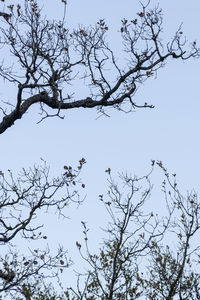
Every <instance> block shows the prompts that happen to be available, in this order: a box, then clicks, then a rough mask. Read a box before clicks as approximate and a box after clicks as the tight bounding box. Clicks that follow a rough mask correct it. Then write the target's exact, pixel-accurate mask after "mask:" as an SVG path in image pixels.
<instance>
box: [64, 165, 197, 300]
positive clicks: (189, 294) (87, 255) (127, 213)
mask: <svg viewBox="0 0 200 300" xmlns="http://www.w3.org/2000/svg"><path fill="white" fill-rule="evenodd" d="M153 164H154V162H153ZM157 165H158V166H159V167H161V169H162V170H163V171H164V176H165V179H164V181H163V183H162V191H163V193H164V199H165V204H166V208H164V205H163V217H162V216H159V215H158V214H155V213H153V212H152V211H149V209H147V208H146V204H147V203H146V202H147V201H150V195H151V190H152V185H151V183H150V175H151V172H150V173H149V174H148V175H147V176H144V177H143V178H137V177H134V178H133V177H131V176H128V175H123V174H122V175H121V180H122V182H123V185H122V187H120V186H119V185H118V184H116V183H115V182H114V181H113V179H112V178H111V177H110V179H109V183H110V188H109V191H108V195H107V196H106V197H105V196H103V195H100V196H99V198H100V200H101V201H102V203H103V204H104V206H105V208H106V210H107V212H108V214H109V216H110V222H109V223H108V226H107V227H106V228H105V229H104V231H105V234H107V236H105V239H104V240H103V242H102V243H101V246H100V248H99V251H98V252H96V253H92V252H91V250H90V239H89V236H88V228H87V225H86V223H85V222H82V225H83V228H84V230H83V233H84V242H83V243H80V242H77V247H78V249H79V251H80V254H81V256H82V258H83V259H84V261H86V262H87V265H88V271H86V272H84V273H83V274H81V273H79V275H78V280H77V288H70V289H69V290H68V292H67V293H65V297H66V298H64V297H63V299H70V300H72V299H73V300H83V299H87V300H95V299H101V300H114V299H115V300H116V299H120V300H125V299H126V300H131V299H149V300H150V299H156V300H158V299H163V300H172V299H174V300H175V299H177V300H183V299H184V300H186V299H193V300H195V299H200V292H199V290H200V275H199V256H200V244H199V239H198V236H199V232H200V222H199V220H200V202H199V199H198V197H197V194H196V193H195V192H194V191H192V192H191V193H188V195H187V196H186V197H184V196H183V195H182V194H181V193H180V191H179V189H178V187H177V183H176V175H175V174H172V175H169V173H168V172H167V170H166V169H165V168H164V167H163V165H162V163H161V162H157ZM104 198H105V199H104ZM161 200H162V199H160V201H161ZM170 241H173V242H170ZM102 244H103V246H102Z"/></svg>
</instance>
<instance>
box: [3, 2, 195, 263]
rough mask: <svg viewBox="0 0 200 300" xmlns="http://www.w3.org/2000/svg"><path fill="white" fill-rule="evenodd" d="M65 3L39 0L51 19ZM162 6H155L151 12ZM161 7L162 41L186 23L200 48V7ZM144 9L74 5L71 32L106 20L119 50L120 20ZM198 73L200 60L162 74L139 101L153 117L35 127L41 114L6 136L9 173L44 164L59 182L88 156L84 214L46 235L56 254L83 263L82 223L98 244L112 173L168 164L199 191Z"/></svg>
mask: <svg viewBox="0 0 200 300" xmlns="http://www.w3.org/2000/svg"><path fill="white" fill-rule="evenodd" d="M12 2H13V1H10V3H12ZM60 2H61V1H60ZM60 2H59V0H57V1H47V0H41V1H39V3H41V5H42V6H43V11H44V13H45V14H46V15H47V17H48V18H50V19H52V18H53V19H59V18H62V7H63V6H62V3H60ZM7 3H9V2H7ZM157 3H158V1H152V4H151V6H152V7H153V6H154V5H155V4H157ZM0 4H1V6H2V7H4V9H5V10H6V8H5V6H4V4H3V3H0ZM159 5H160V7H161V8H162V9H163V15H164V25H163V27H164V32H163V39H168V38H170V37H172V36H173V33H174V32H175V31H176V29H177V28H178V26H179V25H180V24H181V23H183V32H184V34H185V35H186V36H187V38H188V40H191V41H193V40H195V39H197V41H199V42H200V36H199V28H200V26H199V25H200V24H199V23H200V19H199V11H200V2H199V1H198V0H191V1H180V0H176V1H172V0H169V1H164V0H161V1H159ZM55 6H56V7H55ZM139 7H140V5H139V1H137V0H125V1H119V0H109V1H108V0H107V1H106V0H101V1H94V0H85V1H82V0H73V1H72V0H68V5H67V15H66V20H67V26H69V27H70V28H72V27H77V26H78V25H79V24H85V25H90V24H94V23H96V22H97V21H98V20H99V19H105V20H106V23H107V24H108V26H109V27H110V30H111V32H112V36H111V37H110V38H111V43H112V45H113V47H114V48H116V49H117V47H118V45H119V43H120V38H119V28H120V20H121V19H123V18H131V19H133V18H135V16H136V14H137V12H138V11H139V10H140V9H139ZM199 73H200V60H190V61H185V62H181V61H169V63H168V64H167V65H166V66H165V67H164V68H163V69H160V70H159V71H158V74H157V78H150V79H149V80H148V81H146V82H145V83H144V84H143V85H142V86H140V88H139V89H138V92H137V93H136V95H135V99H136V100H137V101H138V103H144V102H147V101H148V102H149V103H152V104H153V105H155V108H154V109H153V110H149V109H145V110H144V109H142V110H136V111H135V112H133V113H130V114H124V113H122V112H118V111H114V110H110V111H108V113H109V114H110V117H100V118H98V116H99V115H98V114H97V112H96V111H95V110H87V109H79V110H78V109H77V110H72V111H67V112H66V114H65V118H64V120H60V119H56V118H50V119H46V120H45V121H44V122H41V123H39V124H36V123H37V122H38V121H39V120H40V119H39V115H38V114H37V112H38V109H37V107H34V108H32V109H30V110H29V112H28V113H27V114H26V115H25V116H24V117H23V118H22V119H21V120H19V121H16V123H15V125H14V126H12V127H11V128H10V129H8V130H7V131H6V132H5V133H3V134H2V135H1V136H0V145H1V150H0V153H1V155H0V169H1V170H3V171H6V170H7V169H12V170H14V171H15V172H18V171H20V169H21V168H22V167H29V166H31V165H33V164H34V163H40V158H41V157H42V158H43V159H45V160H46V161H47V163H48V164H49V165H50V166H51V170H52V172H53V174H55V175H57V174H60V173H61V172H63V165H65V164H72V165H76V164H77V162H78V160H79V159H80V158H82V157H84V158H85V159H86V161H87V164H86V165H85V166H84V170H83V172H82V174H81V177H82V179H83V182H85V183H86V189H85V195H86V199H85V203H84V204H83V205H82V206H81V207H80V208H79V209H78V210H77V209H76V208H75V207H74V208H71V209H70V210H69V216H70V217H71V219H70V220H66V221H64V220H63V219H59V220H57V218H56V217H55V221H54V222H52V221H51V220H50V218H49V219H48V218H47V221H46V224H47V225H46V227H45V230H46V231H47V232H49V235H48V239H49V240H48V242H49V244H50V245H52V247H54V245H57V244H63V245H64V246H65V247H66V248H68V249H69V251H70V255H71V256H72V257H73V256H74V257H75V258H76V257H77V255H78V253H77V250H76V247H75V240H78V239H79V238H80V236H81V225H80V221H81V220H85V221H87V222H88V226H89V227H90V228H91V232H92V233H91V236H92V241H94V243H96V242H98V240H99V237H98V235H96V234H95V232H96V230H98V228H99V226H102V225H103V224H104V222H105V211H104V210H103V209H101V207H100V204H99V202H98V195H99V194H101V193H105V192H106V187H107V181H106V174H105V170H106V169H107V168H108V167H110V168H111V169H112V172H113V174H114V176H117V173H118V172H121V171H124V172H125V171H127V172H128V173H131V174H136V175H138V176H140V175H144V174H146V173H147V172H148V171H149V169H150V165H151V159H155V160H161V161H163V163H164V165H165V166H166V167H167V168H168V170H169V172H170V173H174V172H175V173H176V174H177V180H178V183H179V186H180V187H181V189H182V190H183V192H184V193H185V192H186V191H187V190H191V189H193V188H194V189H195V190H197V191H198V190H199V170H200V159H199V153H200V137H199V131H200V130H199V129H200V118H199V115H200V102H199V83H200V78H199ZM111 76H112V74H111ZM75 88H79V87H77V86H76V87H75ZM79 92H80V93H81V91H79ZM6 96H9V97H10V98H12V99H13V100H14V99H15V97H16V88H15V87H12V86H9V87H8V85H6V83H4V82H3V81H1V89H0V100H4V99H5V97H6ZM162 179H163V177H162V173H161V172H160V170H156V171H155V174H154V175H153V184H154V186H158V189H159V188H160V186H161V182H162ZM158 198H159V197H158ZM152 201H154V202H153V203H151V206H152V205H153V206H154V207H161V206H162V204H161V202H160V199H156V197H154V198H153V200H152Z"/></svg>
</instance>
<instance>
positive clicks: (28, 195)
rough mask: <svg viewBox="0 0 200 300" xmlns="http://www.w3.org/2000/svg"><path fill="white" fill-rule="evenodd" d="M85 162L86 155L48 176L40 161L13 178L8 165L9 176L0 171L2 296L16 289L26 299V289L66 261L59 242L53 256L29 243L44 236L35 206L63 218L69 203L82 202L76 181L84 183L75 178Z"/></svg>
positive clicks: (32, 286) (0, 282)
mask: <svg viewBox="0 0 200 300" xmlns="http://www.w3.org/2000/svg"><path fill="white" fill-rule="evenodd" d="M84 163H85V160H84V159H81V160H80V162H79V165H78V167H77V169H73V168H72V167H71V166H64V173H63V175H62V176H60V177H57V178H53V179H50V174H49V173H50V169H49V167H48V166H47V165H46V163H45V162H43V164H42V165H40V166H34V167H33V168H30V169H28V170H26V169H22V171H21V173H20V174H19V176H18V177H17V178H16V179H15V176H14V175H13V173H12V172H11V171H10V170H9V171H8V175H6V174H4V173H3V172H1V176H0V194H1V195H0V244H1V247H2V251H1V255H0V294H1V295H4V297H5V295H7V293H8V294H9V295H12V293H14V294H15V293H16V292H20V294H23V295H24V296H25V294H27V295H26V296H27V297H26V298H25V299H30V298H28V295H29V294H30V292H29V294H28V291H30V289H31V290H32V289H33V288H34V287H35V286H37V285H38V284H41V282H42V281H43V279H44V278H45V280H46V279H48V278H51V277H56V276H57V275H58V274H59V273H61V272H62V271H63V269H64V268H67V267H69V266H70V265H71V261H70V260H69V259H68V258H67V255H66V254H67V252H66V251H65V250H64V249H63V248H62V247H59V249H58V252H57V254H56V255H52V253H51V251H50V249H49V248H48V247H46V249H44V250H42V249H41V248H40V249H34V248H29V247H30V245H31V244H30V241H33V240H36V239H42V240H46V239H47V236H46V235H44V234H43V233H42V227H43V224H40V223H39V222H41V221H39V220H38V214H39V211H43V213H49V212H50V210H54V211H55V212H57V213H58V215H59V216H63V217H64V216H65V210H66V208H67V207H68V206H69V204H70V203H71V202H75V203H77V204H80V203H81V199H80V197H79V193H78V191H77V189H78V186H80V187H81V186H82V187H84V184H83V183H81V181H80V179H79V173H80V171H81V169H82V166H83V164H84ZM76 186H77V188H76ZM61 193H62V194H61ZM18 236H19V237H20V239H23V240H24V241H29V246H28V248H29V249H30V250H29V252H30V253H29V254H24V253H21V250H20V247H19V245H18V242H17V243H16V238H17V237H18ZM24 245H26V243H25V242H24ZM4 249H5V250H4ZM4 252H5V255H3V253H4ZM46 284H47V282H46ZM31 293H32V292H31ZM13 297H14V296H13Z"/></svg>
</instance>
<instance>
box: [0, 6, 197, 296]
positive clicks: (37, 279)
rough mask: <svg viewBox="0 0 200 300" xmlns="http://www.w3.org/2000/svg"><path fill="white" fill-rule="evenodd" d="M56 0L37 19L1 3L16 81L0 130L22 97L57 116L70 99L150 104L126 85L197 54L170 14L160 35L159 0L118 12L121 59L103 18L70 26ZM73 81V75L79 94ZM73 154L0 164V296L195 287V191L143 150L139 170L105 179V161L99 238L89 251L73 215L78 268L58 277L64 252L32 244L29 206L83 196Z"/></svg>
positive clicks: (189, 291)
mask: <svg viewBox="0 0 200 300" xmlns="http://www.w3.org/2000/svg"><path fill="white" fill-rule="evenodd" d="M2 1H3V0H2ZM62 3H63V6H64V13H63V18H61V20H60V21H55V20H48V18H47V17H45V16H44V14H43V11H42V9H40V8H39V6H38V4H37V1H35V0H25V1H24V6H20V5H19V4H17V5H16V4H15V5H14V4H10V5H8V6H7V7H6V11H5V12H4V11H2V12H0V22H1V23H0V46H1V47H0V52H1V57H5V59H2V61H1V63H0V77H1V79H2V80H4V81H5V83H8V84H13V85H14V86H15V87H16V90H17V92H16V95H14V97H13V98H12V99H10V98H8V99H6V100H4V101H2V103H1V106H0V109H1V121H0V133H3V132H5V131H6V130H7V129H9V128H10V127H11V126H13V125H14V124H15V121H17V120H19V119H21V118H22V117H23V116H24V114H25V113H26V112H28V111H29V109H30V108H31V107H32V106H33V105H34V104H35V105H37V106H38V112H39V114H40V115H41V119H40V122H41V121H43V120H44V119H46V118H49V117H52V116H53V117H59V118H63V114H64V112H65V111H67V110H68V109H75V108H87V109H89V108H96V109H97V111H98V112H99V113H101V114H104V115H106V114H107V112H108V109H109V107H110V108H115V109H116V110H121V111H125V112H131V111H133V110H137V109H139V108H142V109H144V108H153V107H154V106H153V104H149V103H146V102H144V103H142V104H141V103H138V102H137V100H136V97H135V95H136V92H137V89H138V87H139V86H141V85H142V84H143V83H144V82H145V81H146V80H148V79H149V78H151V77H153V76H155V75H156V74H157V72H158V70H159V69H160V68H163V67H164V66H165V65H166V63H167V62H168V61H169V60H173V61H176V60H178V59H179V60H184V61H185V60H189V59H192V58H199V54H200V52H199V47H198V46H197V42H196V41H192V42H187V40H186V38H185V37H184V35H183V31H182V28H181V26H180V27H179V28H178V29H177V30H176V31H175V34H174V36H173V37H172V38H171V39H170V40H169V41H165V40H164V39H163V38H162V35H163V30H164V25H163V15H162V10H161V8H160V6H159V5H157V6H156V7H154V8H152V7H150V4H151V3H150V1H148V3H146V4H141V10H140V11H138V13H136V15H135V16H134V17H133V19H130V20H129V19H125V18H124V19H122V20H121V24H120V26H119V36H120V39H121V40H120V41H121V48H122V53H123V56H124V60H123V59H121V57H118V54H119V51H116V49H112V47H111V46H110V43H109V42H108V40H109V26H110V25H109V24H107V23H106V21H105V20H104V19H100V20H98V21H97V22H96V24H95V25H93V26H92V25H91V26H89V27H86V26H79V27H78V28H76V29H70V28H68V26H67V20H66V17H65V16H66V9H67V2H66V1H65V0H62ZM8 53H9V58H8ZM11 58H12V61H11ZM110 72H112V75H113V74H114V76H112V77H111V76H109V74H110ZM77 84H78V85H79V86H81V87H84V91H83V95H82V96H80V95H79V94H80V91H78V92H77V91H76V88H77ZM21 122H23V120H22V121H21ZM85 163H86V159H85V158H81V159H80V160H79V162H78V165H77V167H72V166H71V165H68V164H67V165H64V166H63V172H62V173H61V175H59V176H56V175H55V174H54V176H52V175H51V171H50V167H49V166H48V164H47V163H46V161H45V160H44V159H42V161H41V164H39V165H34V166H33V167H32V168H28V169H26V168H22V170H21V172H19V174H18V175H17V176H16V175H15V174H14V173H13V172H12V170H8V171H7V172H4V171H3V170H2V171H0V243H1V246H2V248H1V249H2V252H1V255H0V299H17V300H23V299H26V300H39V299H41V300H54V299H66V300H84V299H85V300H97V299H100V300H117V299H119V300H132V299H141V300H143V299H149V300H150V299H155V300H160V299H165V300H172V299H174V300H176V299H179V300H187V299H194V300H196V299H200V292H199V290H200V276H199V257H200V252H199V250H200V246H199V243H198V242H197V241H198V235H199V229H200V223H199V220H200V203H199V198H198V195H197V193H196V192H195V191H191V192H190V193H188V194H187V195H186V196H184V195H183V194H182V193H181V191H180V190H179V186H178V184H177V179H176V177H177V176H176V174H171V173H170V172H168V170H167V168H166V167H165V166H164V165H163V163H162V162H161V161H155V160H152V161H151V169H150V171H149V172H148V173H147V174H145V175H144V176H142V177H137V176H131V175H128V174H127V173H120V174H119V176H118V178H117V179H116V178H115V176H114V175H113V173H112V171H111V168H110V167H109V168H107V169H106V170H105V174H106V175H107V182H108V191H107V193H106V194H104V193H102V194H99V196H98V200H99V202H100V203H101V205H102V206H103V207H104V209H105V213H107V216H108V222H107V223H106V222H105V223H106V224H105V226H104V228H103V232H104V238H103V239H102V240H101V241H100V245H99V246H98V250H97V251H94V250H93V249H92V247H91V244H92V242H93V241H92V240H91V239H90V234H89V229H90V226H88V224H87V220H84V216H83V218H82V220H81V224H82V228H83V239H82V240H78V239H77V242H76V247H77V250H78V252H79V254H80V258H81V259H82V261H83V263H84V266H85V271H84V272H82V271H81V270H80V271H78V272H77V273H76V274H75V275H74V277H75V278H76V279H77V280H76V285H75V286H72V285H71V283H69V282H68V279H67V278H65V277H64V276H65V275H64V274H65V272H64V271H65V270H66V269H68V268H70V267H72V263H73V262H72V261H71V259H70V258H69V256H68V253H67V251H66V249H64V248H63V247H62V246H60V247H59V248H58V249H57V253H56V254H55V253H52V251H51V250H52V249H50V248H49V247H48V246H47V247H46V248H45V249H42V247H34V246H32V245H34V244H33V242H34V241H36V240H38V241H40V240H46V239H47V236H46V235H45V234H44V233H43V218H40V216H41V214H42V215H44V214H49V213H50V212H51V211H53V212H54V213H56V214H57V215H58V216H59V217H62V218H63V219H65V218H66V211H67V209H68V207H69V205H73V204H75V205H77V206H79V205H80V204H81V203H82V202H83V200H84V196H83V195H82V191H84V189H85V183H84V180H83V181H82V179H81V172H82V169H83V167H84V165H85ZM157 168H158V169H159V170H160V171H161V173H162V179H163V180H162V185H161V190H162V195H163V198H162V201H163V202H162V203H163V211H162V212H160V213H157V212H154V211H153V210H151V209H149V206H148V205H147V204H148V202H149V201H150V199H151V197H152V191H153V184H152V183H151V176H152V174H153V172H154V171H155V169H157ZM71 234H72V232H71ZM17 239H18V240H17ZM19 240H20V246H22V244H23V243H24V244H25V245H27V244H28V246H27V249H28V250H27V251H25V253H22V251H21V249H20V246H19ZM30 245H31V246H30ZM63 277H64V280H63ZM63 282H64V283H63ZM57 283H58V284H57Z"/></svg>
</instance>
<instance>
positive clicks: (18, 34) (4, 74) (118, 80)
mask: <svg viewBox="0 0 200 300" xmlns="http://www.w3.org/2000/svg"><path fill="white" fill-rule="evenodd" d="M62 2H63V3H64V6H65V8H66V2H65V1H62ZM149 2H150V1H149ZM148 6H149V3H148V4H147V5H142V8H141V11H140V12H139V13H138V14H137V16H136V18H135V19H133V20H126V19H123V20H122V24H121V28H120V31H121V40H122V45H123V49H124V55H125V56H126V60H125V62H124V63H123V66H121V64H120V63H119V62H118V59H117V58H116V55H115V53H114V51H113V50H112V49H111V47H110V46H109V44H108V42H107V41H106V33H107V32H108V31H109V28H108V26H107V25H106V23H105V21H104V20H100V21H99V22H97V24H96V25H95V26H94V27H92V26H90V27H84V26H81V27H80V28H78V29H74V30H70V29H69V28H67V24H66V23H65V18H63V20H62V21H60V22H57V21H50V20H47V19H45V18H44V17H43V16H42V13H41V10H40V9H39V8H38V5H37V2H36V1H35V0H34V1H31V0H25V6H24V8H23V9H22V8H21V7H20V6H19V5H17V7H14V5H10V6H8V8H9V10H10V13H9V14H7V16H6V17H5V16H4V18H5V19H6V21H4V22H2V25H1V26H0V27H1V28H0V29H1V39H0V44H1V52H2V55H1V57H3V56H4V53H5V52H4V51H6V55H7V53H10V54H12V57H13V56H14V60H13V63H12V64H11V65H7V64H6V62H5V63H2V64H1V66H0V76H1V78H2V79H4V80H6V81H9V82H10V83H13V84H15V85H17V87H18V91H17V94H16V96H15V99H13V100H10V99H7V100H4V104H5V105H3V104H2V106H1V112H2V121H1V122H0V133H3V132H4V131H5V130H6V129H7V128H9V127H10V126H12V125H13V124H14V122H15V121H16V120H18V119H20V118H22V116H23V115H24V113H25V112H26V111H27V110H28V109H29V108H30V107H31V106H32V105H34V104H36V103H38V104H39V105H40V113H41V115H42V118H41V120H43V119H44V118H46V117H49V116H52V114H51V109H53V110H55V111H56V113H53V115H55V116H58V117H63V116H62V115H61V111H64V110H67V109H73V108H94V107H96V108H97V110H98V111H99V112H101V113H105V109H106V108H107V107H114V108H116V109H119V110H120V109H121V110H123V109H125V110H128V111H131V110H132V109H136V108H140V107H141V108H146V107H149V108H152V107H153V105H150V104H147V103H144V104H138V103H137V102H136V100H135V97H134V96H135V93H136V91H137V88H138V87H139V86H140V85H141V83H143V82H144V81H145V80H147V79H148V78H149V77H151V76H153V75H154V74H155V73H156V72H157V70H158V69H159V68H161V67H163V66H164V65H165V63H166V62H167V60H168V59H169V58H172V59H182V60H187V59H190V58H191V57H198V56H199V49H198V48H197V46H196V42H193V43H192V44H191V47H189V49H188V50H187V45H186V39H185V37H184V35H183V32H182V29H181V27H180V28H178V30H177V32H176V33H175V35H174V37H173V38H172V39H171V40H170V41H169V42H166V43H164V42H163V40H162V37H161V34H162V30H163V27H162V26H163V24H162V23H163V18H162V11H161V9H160V8H159V7H156V8H154V9H148ZM2 20H3V19H2ZM127 61H128V63H127ZM108 70H109V72H108ZM111 72H112V76H110V75H109V74H111ZM73 83H74V84H75V83H78V84H79V86H80V85H82V86H83V85H84V86H87V87H88V92H87V94H86V96H85V95H83V96H82V98H80V96H79V95H78V96H77V93H76V91H75V90H74V89H73ZM70 86H72V88H71V89H69V87H70ZM69 90H71V92H70V93H69ZM8 107H10V108H11V109H8Z"/></svg>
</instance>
